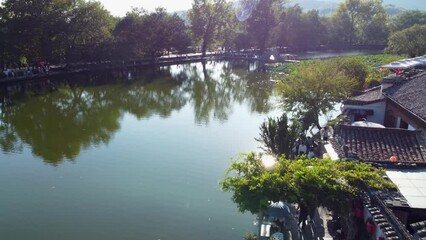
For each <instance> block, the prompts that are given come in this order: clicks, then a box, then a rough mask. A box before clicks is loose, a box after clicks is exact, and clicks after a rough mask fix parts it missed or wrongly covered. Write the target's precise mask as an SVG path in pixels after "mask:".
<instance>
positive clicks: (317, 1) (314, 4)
mask: <svg viewBox="0 0 426 240" xmlns="http://www.w3.org/2000/svg"><path fill="white" fill-rule="evenodd" d="M341 2H343V0H290V1H289V2H288V3H287V4H286V5H287V6H292V5H295V4H299V6H301V7H302V8H303V9H305V10H312V9H318V10H319V12H320V14H321V15H329V14H332V13H333V12H334V11H335V10H336V8H337V6H338V5H339V3H341ZM383 4H384V5H385V8H386V10H387V12H388V13H389V14H390V15H396V14H398V13H400V12H401V11H404V10H415V9H418V10H422V11H426V4H425V1H424V0H384V1H383Z"/></svg>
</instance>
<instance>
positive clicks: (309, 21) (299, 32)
mask: <svg viewBox="0 0 426 240" xmlns="http://www.w3.org/2000/svg"><path fill="white" fill-rule="evenodd" d="M273 31H274V33H273V34H274V35H278V36H276V38H277V40H275V41H276V45H278V46H286V47H290V49H291V50H293V51H306V50H312V49H317V48H318V46H319V45H321V44H326V35H327V29H326V26H325V24H324V23H323V21H322V19H321V18H320V16H319V12H318V11H317V10H311V11H308V12H303V9H302V8H301V7H300V6H299V5H295V6H293V7H290V8H287V9H286V10H285V11H284V12H283V13H282V14H281V17H280V22H279V25H278V26H277V28H275V29H274V30H273Z"/></svg>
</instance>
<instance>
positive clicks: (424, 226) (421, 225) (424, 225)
mask: <svg viewBox="0 0 426 240" xmlns="http://www.w3.org/2000/svg"><path fill="white" fill-rule="evenodd" d="M410 226H411V228H413V230H414V232H415V233H416V235H417V236H418V237H419V238H420V239H426V221H422V222H418V223H412V224H410Z"/></svg>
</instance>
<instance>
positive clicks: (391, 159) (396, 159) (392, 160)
mask: <svg viewBox="0 0 426 240" xmlns="http://www.w3.org/2000/svg"><path fill="white" fill-rule="evenodd" d="M389 160H390V161H391V162H397V161H398V157H397V156H392V157H390V158H389Z"/></svg>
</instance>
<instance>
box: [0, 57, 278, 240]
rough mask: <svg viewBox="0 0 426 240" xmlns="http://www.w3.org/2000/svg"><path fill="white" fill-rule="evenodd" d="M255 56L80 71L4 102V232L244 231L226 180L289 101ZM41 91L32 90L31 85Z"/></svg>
mask: <svg viewBox="0 0 426 240" xmlns="http://www.w3.org/2000/svg"><path fill="white" fill-rule="evenodd" d="M256 69H257V67H256V64H254V63H246V62H240V63H229V62H209V63H207V64H205V65H204V66H203V64H201V63H193V64H186V65H174V66H169V67H161V68H160V67H158V68H153V69H132V70H129V71H122V72H100V73H91V74H78V75H73V76H70V77H67V78H64V79H61V80H58V81H50V82H46V83H43V84H41V85H34V86H32V87H30V88H28V87H27V88H26V89H25V88H22V87H11V88H9V90H8V91H7V95H8V96H7V97H5V101H3V103H2V105H1V108H0V239H31V240H36V239H43V240H46V239H61V240H65V239H73V240H74V239H80V240H82V239H88V240H89V239H90V240H93V239H102V240H108V239H153V240H159V239H161V240H167V239H189V240H192V239H193V240H196V239H197V240H198V239H207V240H209V239H242V238H243V236H244V234H245V232H246V231H253V232H255V231H256V228H255V227H254V226H253V220H254V217H253V215H251V214H249V213H245V214H242V213H240V212H238V209H237V207H236V205H235V204H234V203H233V202H232V201H231V199H230V194H229V193H224V192H222V191H221V190H220V186H219V185H218V181H219V180H220V179H222V178H223V177H224V173H225V170H226V169H227V168H228V167H229V166H230V163H231V159H232V158H234V157H236V156H238V154H239V153H243V152H249V151H259V148H258V147H259V146H260V143H258V142H257V141H256V140H255V137H257V136H258V135H259V126H260V124H261V123H262V122H263V121H264V120H265V119H266V118H267V116H277V115H278V114H280V111H279V110H278V109H277V106H278V101H277V98H276V97H274V93H273V90H272V89H273V82H272V81H271V76H270V75H269V74H268V73H263V72H259V71H256ZM28 89H31V90H28Z"/></svg>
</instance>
